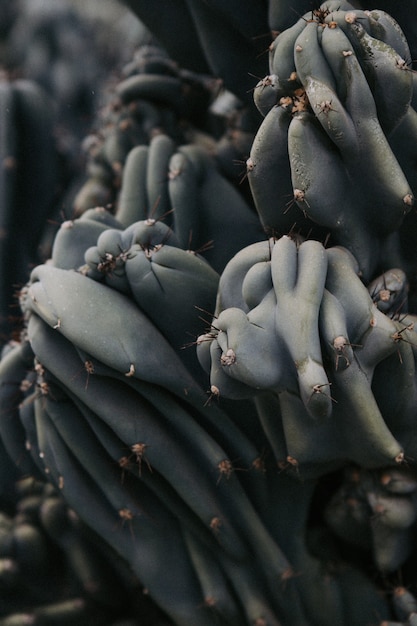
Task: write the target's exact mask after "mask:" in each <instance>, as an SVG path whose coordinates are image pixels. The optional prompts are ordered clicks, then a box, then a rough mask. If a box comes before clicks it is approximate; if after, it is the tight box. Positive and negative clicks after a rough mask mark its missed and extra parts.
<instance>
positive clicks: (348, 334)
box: [197, 235, 417, 477]
mask: <svg viewBox="0 0 417 626" xmlns="http://www.w3.org/2000/svg"><path fill="white" fill-rule="evenodd" d="M390 288H391V289H390ZM399 302H400V307H399V308H400V309H401V307H405V308H407V281H406V278H405V275H404V272H402V271H401V270H399V269H398V270H395V269H394V270H392V271H390V272H387V273H386V274H383V275H381V276H380V277H378V278H375V280H374V281H373V282H372V283H371V284H370V285H369V287H368V288H367V287H366V286H365V285H364V284H363V282H362V281H361V279H360V277H359V267H358V263H357V262H356V260H355V258H354V257H353V255H352V254H351V253H350V252H349V251H348V250H347V249H346V248H343V247H337V246H333V247H330V248H327V249H325V248H324V247H323V245H322V244H321V243H320V242H318V241H313V240H307V241H302V242H301V243H297V242H296V241H295V240H294V239H293V238H290V237H288V236H285V235H284V236H283V237H281V238H279V239H277V240H274V239H271V240H269V241H265V242H259V243H255V244H252V245H250V246H247V247H246V248H244V249H242V250H241V251H240V252H239V253H238V254H236V255H235V256H234V258H233V259H231V261H230V262H229V263H228V265H227V266H226V268H225V269H224V271H223V273H222V275H221V277H220V281H219V289H218V297H217V307H216V311H215V315H214V317H213V318H212V321H211V327H210V330H209V331H208V332H206V333H204V334H203V335H201V336H200V337H199V338H198V340H197V355H198V357H199V360H200V363H201V365H202V366H203V367H204V368H205V369H206V371H207V372H208V373H209V374H210V382H211V385H212V386H213V387H215V388H216V390H217V393H218V394H219V395H220V397H222V396H225V397H226V398H231V399H236V398H240V399H243V398H254V401H255V403H256V405H257V407H258V410H259V411H260V415H262V424H263V427H264V429H265V432H266V433H269V439H270V441H271V443H272V442H273V447H274V451H275V458H276V461H277V463H278V464H285V462H289V461H290V462H291V464H292V465H293V466H294V468H295V470H296V472H298V473H300V472H301V475H302V476H304V477H316V476H319V475H322V474H324V473H326V472H328V471H329V470H331V469H332V468H335V467H337V465H338V464H339V465H343V464H344V463H345V462H346V460H350V461H353V462H356V463H358V464H359V465H360V466H361V467H364V468H371V467H380V466H384V465H389V464H396V463H397V464H401V463H402V462H403V461H404V458H410V459H413V458H414V457H415V444H414V436H413V435H412V434H410V431H411V432H412V423H413V420H414V415H415V406H414V403H415V393H416V375H415V356H416V346H417V336H416V333H415V330H414V317H413V316H412V315H410V314H399V313H398V303H399ZM384 311H385V312H384Z"/></svg>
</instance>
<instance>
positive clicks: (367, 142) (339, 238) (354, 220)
mask: <svg viewBox="0 0 417 626" xmlns="http://www.w3.org/2000/svg"><path fill="white" fill-rule="evenodd" d="M269 70H270V74H269V75H268V76H267V77H266V78H264V79H262V80H261V81H260V82H259V83H258V84H257V86H256V87H255V92H254V95H255V102H256V104H257V107H258V109H259V111H260V112H261V114H262V115H263V116H264V120H263V122H262V123H261V125H260V127H259V130H258V133H257V135H256V137H255V140H254V142H253V145H252V150H251V154H250V158H249V159H248V161H247V172H248V178H249V182H250V186H251V189H252V192H253V197H254V201H255V205H256V208H257V210H258V213H259V216H260V218H261V221H262V223H263V225H264V227H265V228H266V229H267V230H268V231H269V232H270V233H271V234H276V235H283V234H286V233H287V232H288V231H289V230H290V229H291V228H293V229H295V230H296V231H297V232H301V233H302V234H303V235H307V234H308V233H309V232H311V231H312V232H313V233H316V234H317V237H320V236H322V237H323V238H324V236H325V235H326V233H327V236H328V237H330V241H331V242H332V243H334V244H337V245H343V246H345V247H347V248H348V249H349V250H350V251H351V252H352V253H353V254H354V256H355V257H356V259H357V261H358V263H359V267H360V271H361V273H362V278H363V279H364V280H365V281H369V280H370V279H371V278H372V277H373V276H374V274H375V272H376V271H378V269H379V268H380V267H381V263H384V264H387V263H388V266H390V265H391V266H395V265H396V264H397V262H396V259H397V258H399V257H401V255H402V247H401V237H400V236H399V232H400V231H401V227H402V225H403V223H404V221H405V220H406V217H407V216H408V215H410V213H411V214H412V218H410V219H411V221H412V223H414V222H415V217H414V212H413V211H412V207H413V204H414V195H415V190H416V178H415V168H414V165H413V164H414V161H415V151H414V149H413V147H412V146H413V140H412V137H415V133H416V130H417V126H416V123H415V122H416V112H415V109H414V108H413V105H414V104H415V94H414V86H415V79H414V74H413V71H412V67H411V56H410V50H409V47H408V44H407V41H406V40H405V37H404V36H403V35H402V32H401V30H400V29H399V27H398V24H397V23H396V22H395V20H393V19H392V18H391V17H390V16H389V15H388V14H386V13H385V12H384V11H379V10H373V11H363V10H358V9H354V8H353V7H352V6H351V5H350V4H349V3H347V2H342V3H340V2H327V3H324V4H322V6H321V7H320V8H319V9H317V10H315V11H313V12H310V13H306V14H305V15H304V16H303V17H300V18H299V20H298V21H297V22H296V23H295V24H294V25H293V26H291V27H290V28H288V29H286V30H285V31H283V32H281V33H280V34H279V35H278V36H277V37H276V39H275V40H274V41H273V43H272V44H271V46H270V61H269ZM405 134H407V136H408V140H409V141H407V144H408V147H407V148H406V149H405V151H404V144H405V143H406V142H405ZM272 181H275V185H273V184H272ZM385 267H386V266H385Z"/></svg>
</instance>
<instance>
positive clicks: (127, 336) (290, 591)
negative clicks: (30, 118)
mask: <svg viewBox="0 0 417 626" xmlns="http://www.w3.org/2000/svg"><path fill="white" fill-rule="evenodd" d="M128 4H129V5H131V6H132V7H133V8H135V9H137V12H138V14H140V13H141V12H142V14H143V17H144V19H145V22H148V23H149V25H150V26H153V27H154V28H155V31H156V33H157V34H158V33H159V34H161V35H166V37H167V39H166V40H165V41H163V43H166V44H167V48H168V50H170V49H172V50H174V49H176V48H175V45H178V41H181V38H182V37H183V36H184V32H183V30H182V29H183V28H184V29H185V28H186V26H187V24H188V25H190V26H192V30H191V31H190V33H189V34H190V50H194V51H195V58H194V59H192V60H191V61H190V63H191V65H193V64H194V67H193V68H192V69H190V70H182V69H181V68H180V66H179V65H177V62H176V61H173V60H172V59H171V57H170V56H168V54H167V53H166V52H164V51H163V50H162V49H161V48H160V47H159V46H156V45H153V44H152V45H149V46H143V47H142V48H141V49H140V50H139V51H138V54H137V55H136V57H135V58H134V60H133V61H132V62H131V63H129V64H127V65H126V66H125V68H124V70H123V77H122V79H121V80H120V82H118V83H117V85H116V86H115V87H114V90H113V97H110V98H109V101H108V102H107V106H106V107H105V108H104V109H103V111H102V112H103V116H102V118H101V120H99V123H98V126H99V128H98V129H96V133H95V136H93V134H92V135H91V136H89V137H88V138H87V140H86V143H85V146H86V149H87V152H88V157H87V163H86V176H85V178H84V181H83V184H82V185H81V186H80V189H79V191H78V193H77V194H76V195H75V197H74V200H73V209H74V211H73V214H71V215H70V216H66V217H67V218H68V219H65V221H63V222H62V224H61V225H60V226H59V228H57V229H56V232H55V236H54V239H53V243H52V244H51V247H50V254H49V255H48V256H49V258H48V260H47V261H45V262H43V263H39V264H36V263H33V264H32V265H35V267H33V268H32V267H31V272H30V275H29V272H28V275H27V281H25V285H24V287H23V288H21V289H20V291H19V294H18V295H19V305H20V311H21V314H22V321H21V325H22V329H23V330H22V332H21V334H20V335H19V336H14V337H13V340H10V341H8V342H7V343H6V345H5V346H4V348H3V350H2V355H1V360H0V444H1V445H0V448H1V450H2V452H4V455H5V456H7V457H8V458H9V460H10V462H11V463H12V465H13V468H14V470H13V471H15V472H16V473H17V474H19V475H20V476H28V477H32V478H31V480H32V482H33V484H39V485H41V486H42V489H41V488H39V493H38V494H37V497H38V499H37V503H38V504H36V505H35V504H34V505H33V509H36V513H35V514H34V515H35V517H36V522H35V521H34V520H35V517H33V518H32V521H31V522H30V523H27V522H25V523H26V525H29V526H30V529H29V530H30V531H31V532H32V531H33V532H35V534H36V533H38V534H39V533H42V537H44V538H45V537H47V541H49V542H51V543H52V544H53V546H54V550H56V551H57V552H59V554H64V555H65V558H66V559H67V560H66V563H67V564H68V568H69V569H70V570H71V572H70V573H67V572H65V573H66V576H68V578H70V582H71V585H69V587H70V593H69V594H68V593H67V594H66V595H65V594H64V593H63V590H61V589H58V588H55V587H54V588H51V589H49V590H48V593H49V594H50V595H49V596H48V597H41V596H39V597H38V596H37V595H36V589H34V592H33V593H34V596H33V601H31V602H30V605H29V604H28V605H27V606H26V605H25V606H23V604H22V603H20V604H19V602H18V601H17V599H16V597H15V596H17V595H18V594H19V590H20V586H19V585H20V582H19V581H18V575H19V576H20V572H23V574H22V575H27V576H29V575H30V576H31V578H32V574H31V572H32V569H33V567H34V566H35V565H36V563H37V559H38V561H41V563H40V566H42V567H43V566H45V567H46V561H45V558H44V553H43V552H42V550H41V548H39V550H40V552H39V554H38V552H36V550H37V549H38V548H37V547H36V546H35V547H33V546H32V543H30V541H32V540H31V539H30V538H29V539H30V541H29V539H28V538H27V537H26V535H24V536H22V537H21V536H20V534H19V533H20V532H21V530H22V529H21V524H20V521H19V522H16V520H15V519H12V517H10V518H8V519H6V516H4V519H3V520H2V518H1V515H0V585H3V584H4V585H5V586H7V585H9V587H10V588H12V589H13V590H14V591H15V594H14V596H13V597H14V598H15V599H16V605H15V604H11V605H10V606H9V605H7V606H5V607H4V608H1V605H0V626H11V625H12V624H15V623H19V619H20V620H21V623H24V620H25V619H27V623H28V620H31V621H30V623H34V624H36V623H39V624H60V623H65V624H67V625H68V626H69V625H70V624H81V623H86V624H87V623H88V624H89V625H92V624H95V623H97V624H98V623H103V624H104V623H109V624H110V623H111V622H112V621H113V620H114V618H115V617H116V616H117V615H119V616H120V617H124V616H125V615H126V618H130V617H131V616H132V613H134V608H132V609H129V610H127V611H126V613H125V614H123V612H122V609H121V603H123V602H126V601H131V591H132V590H131V588H129V585H128V584H127V582H126V580H127V579H126V578H125V576H126V569H124V568H123V566H124V567H126V565H127V567H128V569H129V571H130V572H131V573H132V576H133V578H134V580H135V581H138V583H139V584H140V590H138V593H140V594H142V593H143V592H145V593H146V595H147V596H149V598H150V599H151V602H152V603H154V604H155V607H158V608H157V614H158V616H159V615H161V614H163V615H164V616H166V619H168V620H169V621H170V623H171V624H173V625H175V626H190V625H191V624H192V625H193V626H244V625H245V626H280V625H282V626H334V624H340V625H341V626H389V625H390V624H407V625H408V626H411V625H412V624H414V623H415V620H416V614H417V604H416V600H415V597H414V595H413V594H414V592H415V589H411V590H408V589H407V588H406V583H408V581H411V585H414V586H415V584H416V577H415V573H414V572H413V570H412V561H413V557H414V555H415V537H416V520H417V475H416V472H415V467H414V462H415V459H416V458H417V436H416V434H415V416H416V400H417V375H416V359H417V329H416V327H415V322H416V321H417V318H416V308H415V306H416V305H415V302H416V297H417V291H416V289H415V284H416V279H415V271H416V268H417V263H416V259H415V251H414V249H413V248H412V247H411V246H410V242H412V240H413V237H415V233H416V225H417V222H416V214H415V208H414V207H413V205H414V196H415V194H416V193H417V177H416V171H415V162H416V157H417V153H416V148H415V145H414V143H415V141H414V139H415V138H416V136H417V135H416V133H417V113H416V109H415V107H416V106H417V95H416V93H417V92H416V88H417V86H416V83H415V78H414V73H413V71H412V65H411V59H410V49H409V46H408V43H407V41H406V39H405V37H404V35H403V33H402V31H401V29H400V28H399V26H398V24H397V23H396V22H395V20H393V18H391V17H390V16H389V15H388V13H385V12H384V11H383V10H372V11H365V10H362V9H357V8H353V6H351V5H350V4H349V3H347V2H344V1H343V0H342V1H340V2H333V1H329V2H327V3H325V4H323V5H322V6H321V7H319V8H317V9H314V10H308V9H309V7H308V6H306V4H307V3H306V2H305V0H300V2H298V3H296V4H297V9H299V8H301V7H303V11H308V12H306V13H305V14H304V15H303V16H302V17H300V18H299V19H294V18H293V19H292V20H290V22H291V23H292V25H291V24H288V28H287V27H286V28H283V29H282V30H281V29H280V30H281V32H280V33H279V34H277V35H276V34H275V33H274V35H273V36H274V40H273V42H272V44H271V46H270V48H269V55H270V56H269V74H268V75H267V76H266V77H265V78H264V79H262V80H260V81H259V82H258V84H257V85H256V86H255V88H254V90H253V93H252V92H251V93H250V98H251V99H252V100H253V102H252V105H253V109H251V108H250V106H249V103H248V100H249V95H246V96H245V97H243V94H244V93H246V89H245V87H244V86H245V83H246V81H247V76H245V78H244V79H243V78H242V76H236V77H235V78H234V77H233V75H232V74H233V72H230V71H229V70H230V64H231V63H232V60H237V57H238V56H239V55H243V56H242V58H241V61H240V62H241V63H242V59H247V58H248V54H249V52H253V51H254V49H255V48H257V46H258V44H255V43H253V45H252V46H250V47H248V43H247V42H248V39H249V38H251V37H253V35H254V34H255V33H256V32H258V31H259V28H260V25H261V24H263V23H264V22H265V21H269V24H270V25H271V24H276V25H278V24H282V23H283V19H284V17H285V16H284V15H283V13H284V11H283V5H281V4H280V3H279V2H278V1H275V2H273V1H272V0H271V2H270V3H269V15H267V11H266V6H265V4H264V3H260V2H258V3H254V4H253V6H252V8H251V9H250V8H249V9H248V10H247V12H241V13H239V17H238V16H237V15H235V3H234V2H232V3H231V7H233V10H232V8H229V7H224V6H223V4H222V3H221V2H219V1H218V0H210V2H207V3H201V2H199V1H197V0H187V2H186V3H180V4H181V7H182V8H181V7H180V6H179V5H178V3H177V2H173V3H172V5H171V8H169V7H167V11H168V13H167V15H170V11H171V10H172V11H174V13H175V14H176V16H177V19H179V17H180V16H182V17H183V18H184V22H183V23H182V24H181V25H179V28H178V32H177V33H175V34H176V39H177V41H173V39H172V32H171V31H172V29H170V32H169V34H168V33H167V32H166V31H165V30H164V28H165V24H166V22H165V21H164V20H161V23H158V24H155V23H154V21H153V20H154V15H152V12H151V13H150V12H149V11H148V9H147V8H146V6H142V4H143V3H140V2H138V3H137V2H135V0H131V1H130V2H128ZM261 4H262V6H263V10H262V11H261V10H260V7H259V5H261ZM308 4H309V3H308ZM216 16H222V19H221V20H219V29H218V31H217V30H213V23H214V22H215V21H216V19H215V18H216ZM255 17H257V19H255ZM287 17H288V16H287ZM294 22H295V23H294ZM180 26H181V27H180ZM275 29H277V30H278V27H275V26H274V27H272V26H271V30H273V31H275ZM222 35H224V36H227V37H230V39H229V40H228V45H229V47H230V49H233V56H232V57H231V58H227V55H226V54H225V53H224V50H222V49H221V47H220V44H219V42H220V40H221V38H222ZM227 37H226V38H227ZM163 39H164V37H163ZM228 49H229V48H228ZM243 51H245V52H244V53H243ZM179 57H181V54H179ZM204 57H206V59H204ZM262 62H263V61H262V60H259V63H260V64H262ZM197 72H201V73H197ZM203 72H207V74H203ZM210 73H211V74H213V75H218V76H220V77H222V76H223V77H224V80H225V84H226V87H227V88H228V89H229V88H230V89H231V94H229V95H232V96H233V95H234V96H236V97H239V98H241V99H242V102H241V103H240V105H241V106H240V107H239V108H238V110H237V111H235V113H236V116H235V117H234V116H233V115H231V114H230V111H229V112H228V113H227V114H226V115H225V116H224V117H225V118H228V122H227V123H231V125H232V126H231V127H230V128H232V127H233V124H236V126H235V127H234V129H233V131H232V132H231V135H230V136H229V137H227V132H226V134H223V132H222V131H223V130H224V126H222V123H220V126H221V127H222V130H221V131H220V132H216V133H213V135H211V134H210V128H211V127H210V125H211V124H213V125H214V126H216V124H215V123H214V118H213V115H212V113H208V109H209V107H210V106H211V105H212V104H213V101H214V102H217V104H219V102H218V100H216V97H217V93H216V89H217V87H218V86H219V85H218V81H216V80H213V79H212V78H211V76H210V75H209V74H210ZM1 87H2V85H1V84H0V88H1ZM17 88H19V85H18V84H17V85H15V88H14V89H15V90H16V89H17ZM13 97H14V96H13ZM20 97H21V96H20V95H19V96H16V98H20ZM10 98H11V91H10V87H9V85H7V86H6V85H5V86H4V89H3V90H2V89H0V105H1V103H2V99H3V100H4V102H6V100H7V99H10ZM232 100H233V98H232ZM7 102H9V100H7ZM10 102H11V100H10ZM13 102H14V101H13ZM13 106H14V104H13ZM255 110H256V114H257V115H259V116H260V119H259V120H258V127H257V132H256V134H252V131H253V120H254V117H253V116H254V111H255ZM5 111H6V105H4V107H3V108H2V107H1V106H0V115H5ZM19 119H20V118H19ZM218 121H219V120H217V122H218ZM39 123H40V122H39V120H38V124H39ZM223 123H224V125H225V126H226V125H227V124H226V123H225V122H224V120H223ZM100 124H101V125H100ZM11 128H12V130H13V128H14V127H13V126H12V127H11ZM217 128H218V127H217ZM230 128H229V130H230ZM2 132H3V129H2V127H1V125H0V146H1V149H2V150H3V155H4V158H5V157H6V156H7V155H8V154H9V152H8V150H9V144H8V143H7V142H6V139H8V138H7V137H3V135H2V134H1V133H2ZM250 137H253V143H251V148H250V154H248V155H247V160H246V158H245V161H244V162H245V163H246V168H247V179H248V181H247V187H246V189H245V188H244V187H243V186H242V187H241V188H239V187H238V186H237V185H236V184H235V183H236V182H237V177H236V176H234V175H233V174H232V168H231V167H230V163H229V164H227V158H228V156H229V157H230V155H231V154H235V155H236V154H238V153H239V152H241V151H242V149H244V148H243V146H247V145H248V144H247V142H248V141H249V139H250ZM13 141H14V140H13ZM13 141H12V140H10V146H12V147H13V146H15V145H16V144H15V143H13ZM44 157H45V159H46V158H50V153H48V152H47V151H45V155H44ZM3 161H4V159H3ZM6 163H7V159H6ZM11 164H12V165H13V159H12V161H11ZM40 165H41V167H42V170H46V169H47V164H45V162H44V161H42V160H40ZM51 171H52V170H51ZM47 173H48V175H49V174H50V173H51V172H50V171H49V170H48V172H47ZM26 176H27V173H26ZM3 177H4V185H2V186H1V185H0V187H1V188H2V189H4V196H5V203H4V204H5V206H6V207H8V206H9V204H8V203H7V202H6V200H7V199H8V198H9V195H10V194H11V191H10V190H11V189H13V190H14V189H15V188H16V184H15V182H13V185H14V186H13V187H12V186H9V182H8V181H9V178H8V177H7V171H6V172H5V173H4V172H3ZM0 182H1V181H0ZM40 182H42V183H45V179H44V178H42V179H41V180H40ZM6 183H7V184H6ZM10 185H11V183H10ZM18 186H19V185H17V187H18ZM248 191H249V192H250V193H249V194H248ZM6 196H7V197H6ZM10 206H11V204H10ZM37 220H38V221H42V218H38V217H37ZM26 227H27V230H28V233H29V232H30V233H31V234H33V233H32V230H33V229H31V226H30V224H26ZM4 228H7V225H5V226H4ZM0 235H1V233H0ZM1 242H2V238H1V237H0V244H1ZM19 242H21V243H22V244H23V245H25V244H26V239H25V237H23V236H22V238H21V239H19ZM13 245H14V244H13ZM1 253H2V248H1V247H0V255H1ZM0 261H1V259H0ZM25 263H26V265H25V267H26V270H28V267H29V264H28V261H27V260H26V261H25ZM2 267H3V266H2V264H1V262H0V268H2ZM0 279H1V277H0ZM8 280H9V282H8V283H7V285H8V286H9V288H10V279H9V277H8ZM0 289H1V282H0ZM0 295H1V294H0ZM3 448H4V450H3ZM1 486H2V476H0V488H1ZM0 491H1V489H0ZM41 491H42V493H41ZM0 504H1V503H0ZM21 506H26V505H24V504H22V505H21ZM31 506H32V505H31V504H30V503H29V504H27V506H26V508H30V507H31ZM19 515H20V514H19ZM16 517H18V516H17V514H16ZM19 520H20V517H19ZM3 527H4V528H3ZM88 528H91V529H93V530H94V540H92V535H89V534H88V532H87V529H88ZM3 529H4V532H2V531H3ZM24 530H25V529H24ZM84 533H85V536H84ZM19 541H21V542H24V541H27V545H26V544H24V545H23V547H22V548H16V550H17V551H18V552H19V555H18V556H19V558H22V559H23V561H22V563H20V562H19V558H18V557H16V558H15V557H14V553H13V551H9V552H8V551H7V550H8V549H9V548H8V546H10V545H11V544H12V543H13V542H14V544H16V545H17V543H18V542H19ZM45 541H46V539H45ZM6 544H7V545H6ZM14 544H13V545H14ZM29 544H30V545H29ZM33 545H35V544H33ZM36 545H37V544H36ZM48 545H49V544H48ZM5 546H6V547H5ZM41 547H42V546H41ZM96 548H97V550H98V552H99V553H100V555H101V557H102V558H104V565H103V568H102V569H101V570H100V571H99V572H97V569H96V560H95V558H96V552H95V550H96ZM16 550H15V552H16ZM349 550H351V554H349ZM34 552H36V554H35V553H34ZM16 554H17V552H16ZM115 554H117V555H118V559H120V563H123V566H122V565H120V571H119V570H117V568H116V570H117V571H118V573H119V575H120V576H121V578H122V582H120V581H119V585H115V588H114V589H112V590H111V592H110V590H109V585H110V586H112V583H111V581H108V580H107V573H108V574H109V576H110V575H113V574H114V570H113V569H112V568H111V567H109V569H108V568H107V565H108V561H109V560H110V561H111V560H112V557H113V556H114V555H115ZM24 559H26V561H25V560H24ZM3 561H4V562H3ZM6 561H7V562H6ZM402 570H404V577H405V579H406V581H404V584H403V581H402V580H400V578H401V571H402ZM16 572H17V573H16ZM398 572H400V574H399V573H398ZM49 575H50V571H49V570H48V571H46V570H45V572H44V573H42V572H41V574H40V575H39V576H40V578H42V576H44V578H43V579H42V580H44V579H46V578H47V577H48V576H49ZM110 577H111V576H110ZM116 578H117V576H116ZM393 581H395V584H394V585H391V588H390V584H391V583H392V582H393ZM399 583H401V584H399ZM22 584H23V583H22ZM393 588H394V591H393V590H392V589H393ZM67 590H68V588H66V590H65V591H67ZM52 595H54V596H56V598H57V601H56V602H52V601H51V596H52ZM152 606H153V605H152ZM71 611H72V613H71ZM158 611H161V613H160V614H159V613H158ZM19 614H21V615H22V617H19ZM25 615H26V617H25ZM134 617H135V618H136V617H139V616H137V615H134ZM48 620H49V621H48ZM149 626H154V624H149Z"/></svg>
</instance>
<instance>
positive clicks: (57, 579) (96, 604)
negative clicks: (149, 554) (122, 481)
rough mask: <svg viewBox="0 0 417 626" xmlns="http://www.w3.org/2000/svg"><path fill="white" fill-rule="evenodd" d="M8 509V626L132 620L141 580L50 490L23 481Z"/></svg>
mask: <svg viewBox="0 0 417 626" xmlns="http://www.w3.org/2000/svg"><path fill="white" fill-rule="evenodd" d="M9 496H10V494H9ZM1 507H2V510H1V514H0V585H1V590H2V599H1V603H0V624H1V625H2V626H12V625H13V624H43V625H45V626H47V625H51V626H58V624H80V625H85V626H87V625H93V624H97V625H98V624H116V620H118V619H120V618H122V617H128V616H129V610H130V605H131V604H132V598H133V597H134V594H138V593H140V585H139V583H138V581H137V580H135V579H134V578H133V577H132V576H131V574H130V573H129V571H128V570H127V568H126V566H125V564H124V563H123V562H121V561H120V562H119V559H118V557H117V555H116V553H114V552H112V551H111V550H110V549H109V547H108V546H107V545H106V544H104V543H103V542H101V541H100V540H99V539H98V538H97V537H96V536H95V535H94V533H93V531H92V530H91V529H88V528H87V527H86V526H85V525H84V524H83V523H82V522H81V520H80V519H79V517H78V516H77V515H76V514H75V512H74V511H73V510H71V509H70V508H69V507H68V505H67V503H66V502H65V500H64V499H63V498H62V496H61V495H60V494H59V493H58V492H57V491H56V490H55V489H54V488H53V487H52V485H51V484H50V483H48V482H44V481H42V480H36V479H34V478H33V477H27V478H22V479H19V480H18V481H17V482H16V484H15V488H14V493H13V497H12V498H8V499H2V502H1ZM155 615H157V612H156V611H155Z"/></svg>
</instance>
